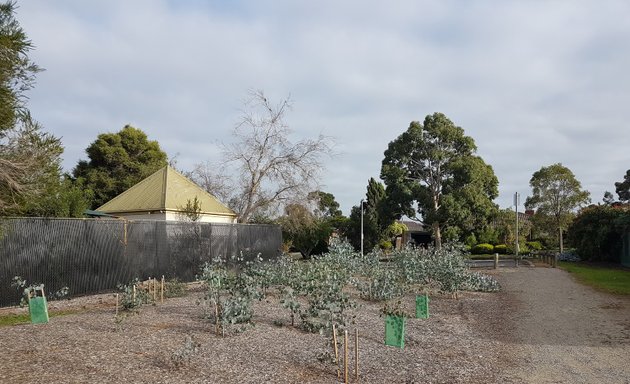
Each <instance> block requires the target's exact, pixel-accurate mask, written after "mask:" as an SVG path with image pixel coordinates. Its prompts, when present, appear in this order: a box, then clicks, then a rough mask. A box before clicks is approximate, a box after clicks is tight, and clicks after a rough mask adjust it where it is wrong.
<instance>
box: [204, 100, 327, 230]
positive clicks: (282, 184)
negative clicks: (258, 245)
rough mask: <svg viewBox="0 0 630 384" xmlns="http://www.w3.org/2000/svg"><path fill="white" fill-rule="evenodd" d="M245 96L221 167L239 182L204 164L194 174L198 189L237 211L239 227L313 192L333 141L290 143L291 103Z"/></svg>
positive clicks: (225, 148)
mask: <svg viewBox="0 0 630 384" xmlns="http://www.w3.org/2000/svg"><path fill="white" fill-rule="evenodd" d="M249 96H250V97H249V99H248V100H247V101H246V102H245V105H244V107H245V108H244V109H243V112H242V115H241V119H240V121H239V122H238V124H237V125H236V127H235V129H234V132H233V136H234V138H235V139H236V140H235V141H234V142H233V143H231V144H225V145H224V146H223V161H224V164H225V166H227V167H230V168H232V169H234V171H235V173H236V174H237V175H238V177H237V178H235V179H233V180H229V179H228V178H226V177H225V175H221V174H219V173H218V172H217V171H215V170H216V169H225V167H214V169H213V168H211V167H209V165H208V164H207V163H206V164H201V165H198V166H197V167H196V169H195V171H194V172H193V174H194V176H195V179H196V181H197V182H199V183H200V184H201V185H202V187H205V188H206V189H207V190H208V191H209V192H211V193H214V194H215V196H217V197H218V198H220V199H224V200H225V201H226V202H227V204H228V205H229V206H230V208H232V209H234V210H235V211H236V213H237V214H238V215H239V221H240V222H248V221H249V219H250V218H251V217H252V216H253V215H255V214H256V213H260V212H265V211H269V210H274V209H277V208H278V207H279V206H280V205H282V204H283V203H285V202H288V201H292V200H295V199H297V198H299V197H304V198H305V197H306V196H307V195H308V192H309V191H312V190H314V189H316V186H317V181H318V176H319V171H320V170H321V169H322V163H321V159H322V157H323V156H329V155H331V153H332V148H331V145H332V143H331V140H330V138H327V137H325V136H323V135H319V136H318V137H317V138H316V139H303V140H299V141H297V142H292V141H291V140H290V139H289V136H290V134H291V133H292V131H291V129H290V128H289V126H288V125H287V124H286V123H285V120H284V119H285V115H286V113H287V111H288V110H289V109H290V108H291V100H290V99H289V98H287V99H284V100H282V101H280V102H279V103H277V104H274V103H272V102H271V101H270V100H269V99H267V97H266V96H265V94H264V92H263V91H260V90H259V91H252V92H250V95H249ZM227 185H229V188H226V186H227Z"/></svg>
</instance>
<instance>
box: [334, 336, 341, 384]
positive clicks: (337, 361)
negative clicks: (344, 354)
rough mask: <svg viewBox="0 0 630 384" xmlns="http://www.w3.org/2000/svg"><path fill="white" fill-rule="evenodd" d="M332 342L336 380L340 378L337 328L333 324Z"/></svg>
mask: <svg viewBox="0 0 630 384" xmlns="http://www.w3.org/2000/svg"><path fill="white" fill-rule="evenodd" d="M333 344H334V346H335V363H337V380H339V379H340V378H341V369H339V348H338V347H337V328H336V327H335V324H333Z"/></svg>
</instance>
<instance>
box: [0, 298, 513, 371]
mask: <svg viewBox="0 0 630 384" xmlns="http://www.w3.org/2000/svg"><path fill="white" fill-rule="evenodd" d="M202 295H203V293H202V292H200V291H192V292H190V293H189V294H188V295H187V296H186V297H180V298H172V299H167V300H165V302H164V303H163V304H157V305H145V306H142V307H140V309H139V311H138V313H137V314H133V315H132V314H130V315H129V316H126V317H124V318H123V319H122V320H120V317H119V320H116V319H115V299H114V296H113V295H112V294H107V295H99V296H87V297H82V298H78V299H73V300H70V301H63V302H51V303H50V307H51V311H73V310H78V311H79V312H77V313H72V314H68V315H63V316H56V317H52V318H51V319H50V323H48V324H45V325H31V324H22V325H15V326H6V327H2V328H0V332H2V346H1V347H0V352H1V353H2V355H3V359H2V361H1V362H0V372H2V381H6V382H20V383H22V382H24V383H51V382H55V383H65V382H69V383H70V382H72V383H78V382H81V383H85V382H102V381H110V382H138V383H149V382H151V383H174V382H186V383H205V382H209V383H212V382H216V383H261V382H276V383H298V382H299V383H301V382H308V383H331V382H335V381H336V379H337V369H336V366H335V364H333V363H331V362H330V361H328V360H326V359H321V357H322V356H330V355H333V350H332V347H330V346H329V344H328V339H327V338H326V337H324V336H321V335H319V334H316V333H315V334H314V333H307V332H304V331H302V330H299V329H297V328H294V327H291V326H290V325H288V324H289V323H290V312H289V310H286V309H282V307H281V306H280V305H279V303H278V300H279V298H278V297H275V296H274V295H272V294H270V295H269V296H268V297H267V298H266V299H264V300H262V301H259V302H255V304H254V317H253V321H254V323H255V325H254V326H253V327H251V328H249V329H247V330H245V331H244V332H241V333H234V332H232V331H233V330H234V328H231V327H227V330H228V334H227V335H226V336H225V337H221V336H216V335H214V332H213V331H214V326H213V324H211V323H210V322H209V321H208V320H207V319H204V318H203V310H202V307H201V306H200V305H198V304H197V303H198V301H199V300H200V299H201V298H202ZM502 295H503V294H502V293H471V292H464V293H461V294H460V298H459V300H455V299H452V298H451V297H450V295H433V296H432V297H431V311H430V312H431V317H430V318H429V319H409V320H408V323H407V329H406V338H405V348H404V349H399V348H395V347H387V346H385V345H384V318H383V317H381V315H380V309H381V308H382V304H381V303H372V302H366V301H363V300H360V299H357V302H358V304H359V305H358V307H357V308H355V309H352V310H350V312H351V315H352V316H354V321H353V322H352V324H348V327H347V328H348V330H349V331H350V333H351V335H353V334H354V331H355V329H357V330H358V332H359V375H360V381H361V382H370V383H379V382H392V383H415V382H418V383H419V382H422V383H477V382H479V383H486V382H498V381H500V380H499V379H498V376H497V375H498V374H499V373H500V372H502V371H504V370H505V369H506V368H508V367H509V366H510V365H513V364H514V363H513V362H511V361H510V360H506V359H505V355H506V351H505V348H504V343H503V342H502V341H504V340H505V339H506V338H509V335H510V332H509V327H506V324H502V323H500V322H499V319H501V318H502V316H500V314H501V313H502V312H505V311H507V310H508V309H507V307H506V305H505V303H504V302H503V303H502V302H501V300H498V298H500V297H502ZM404 300H405V301H408V302H413V300H414V297H413V296H411V295H408V296H405V298H404ZM20 311H26V310H25V309H16V308H13V309H3V310H2V311H0V315H1V314H6V313H9V312H11V313H15V312H20ZM352 316H351V317H352ZM280 324H283V325H280ZM187 339H188V346H186V340H187ZM190 340H192V341H193V344H191V343H190ZM353 351H354V343H351V345H350V356H351V357H350V359H349V362H350V366H351V372H352V369H353V367H354V357H353V356H354V354H353V353H354V352H353ZM182 356H183V358H182ZM350 382H355V380H354V378H352V379H351V381H350Z"/></svg>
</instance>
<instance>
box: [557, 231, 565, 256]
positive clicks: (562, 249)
mask: <svg viewBox="0 0 630 384" xmlns="http://www.w3.org/2000/svg"><path fill="white" fill-rule="evenodd" d="M558 235H559V238H560V253H561V254H562V252H563V251H564V245H563V244H562V243H563V239H562V227H559V228H558Z"/></svg>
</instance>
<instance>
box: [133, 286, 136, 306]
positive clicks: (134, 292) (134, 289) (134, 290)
mask: <svg viewBox="0 0 630 384" xmlns="http://www.w3.org/2000/svg"><path fill="white" fill-rule="evenodd" d="M133 303H134V304H136V285H135V284H134V285H133Z"/></svg>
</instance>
